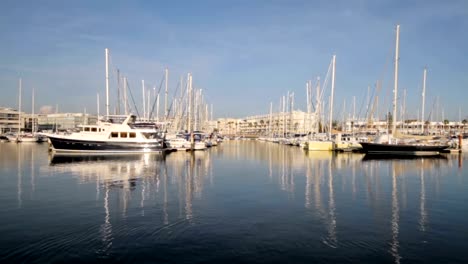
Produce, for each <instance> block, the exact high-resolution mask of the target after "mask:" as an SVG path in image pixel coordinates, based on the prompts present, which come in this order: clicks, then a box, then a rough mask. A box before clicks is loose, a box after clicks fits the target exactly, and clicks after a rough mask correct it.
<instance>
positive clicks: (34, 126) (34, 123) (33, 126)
mask: <svg viewBox="0 0 468 264" xmlns="http://www.w3.org/2000/svg"><path fill="white" fill-rule="evenodd" d="M31 112H32V113H31V115H32V118H31V120H32V127H31V129H32V131H31V132H32V133H34V132H35V128H36V122H34V87H33V88H32V111H31Z"/></svg>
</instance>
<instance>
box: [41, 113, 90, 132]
mask: <svg viewBox="0 0 468 264" xmlns="http://www.w3.org/2000/svg"><path fill="white" fill-rule="evenodd" d="M36 116H37V124H38V128H39V130H73V129H75V128H77V127H78V126H79V125H94V124H96V123H97V117H96V116H91V115H89V114H84V113H56V114H38V115H36Z"/></svg>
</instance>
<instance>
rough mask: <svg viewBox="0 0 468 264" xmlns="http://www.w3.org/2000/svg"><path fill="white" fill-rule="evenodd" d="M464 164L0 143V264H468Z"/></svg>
mask: <svg viewBox="0 0 468 264" xmlns="http://www.w3.org/2000/svg"><path fill="white" fill-rule="evenodd" d="M464 159H466V157H464V156H458V155H457V156H450V155H449V156H444V157H441V158H437V159H434V158H431V159H428V158H417V159H400V158H398V159H395V158H390V159H381V158H379V159H375V158H372V157H365V156H363V155H361V154H352V153H349V154H348V153H344V154H342V153H339V154H333V153H328V152H304V151H303V150H301V149H299V148H295V147H289V146H283V145H278V144H273V143H269V142H256V141H230V142H223V143H222V144H220V145H219V146H218V147H216V148H211V149H209V150H206V151H201V152H193V153H191V152H174V153H170V154H167V155H164V154H153V153H151V154H150V153H148V154H138V155H130V156H121V155H117V156H48V154H47V146H46V145H25V144H10V143H3V144H0V165H1V166H0V176H1V177H0V181H1V182H0V198H1V200H2V203H1V205H0V213H1V215H2V217H1V218H0V232H1V234H2V236H1V237H0V253H1V254H0V261H1V262H2V263H7V262H8V263H11V262H15V263H16V262H28V263H30V262H64V261H71V262H92V261H106V260H108V261H112V262H114V261H117V262H163V263H197V262H204V263H207V262H208V263H221V262H248V263H265V262H288V263H289V262H295V263H297V262H299V263H310V262H313V263H330V262H332V263H343V262H356V263H415V262H424V263H442V262H444V263H467V262H468V257H466V256H465V254H464V252H465V250H466V248H467V243H466V242H465V236H466V235H465V230H467V229H468V222H467V221H466V217H467V215H468V209H467V208H466V206H465V203H466V202H465V201H466V200H468V181H467V177H468V173H467V171H466V169H465V168H463V166H462V164H463V163H464V162H463V161H464Z"/></svg>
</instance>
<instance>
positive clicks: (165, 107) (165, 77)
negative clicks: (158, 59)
mask: <svg viewBox="0 0 468 264" xmlns="http://www.w3.org/2000/svg"><path fill="white" fill-rule="evenodd" d="M164 75H165V76H164V80H165V81H166V82H165V85H166V87H165V88H166V91H165V96H164V121H166V118H167V116H168V114H169V109H167V81H168V80H167V79H168V78H169V70H168V69H167V68H166V69H165V71H164Z"/></svg>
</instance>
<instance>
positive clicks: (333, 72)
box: [328, 55, 336, 139]
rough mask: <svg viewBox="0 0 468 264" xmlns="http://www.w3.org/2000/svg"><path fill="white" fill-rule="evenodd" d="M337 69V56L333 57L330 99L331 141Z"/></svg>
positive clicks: (329, 136)
mask: <svg viewBox="0 0 468 264" xmlns="http://www.w3.org/2000/svg"><path fill="white" fill-rule="evenodd" d="M335 67H336V55H333V59H332V84H331V95H330V96H331V97H330V120H329V130H328V131H329V132H328V133H329V135H328V138H329V139H331V134H332V123H333V95H334V93H335Z"/></svg>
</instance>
